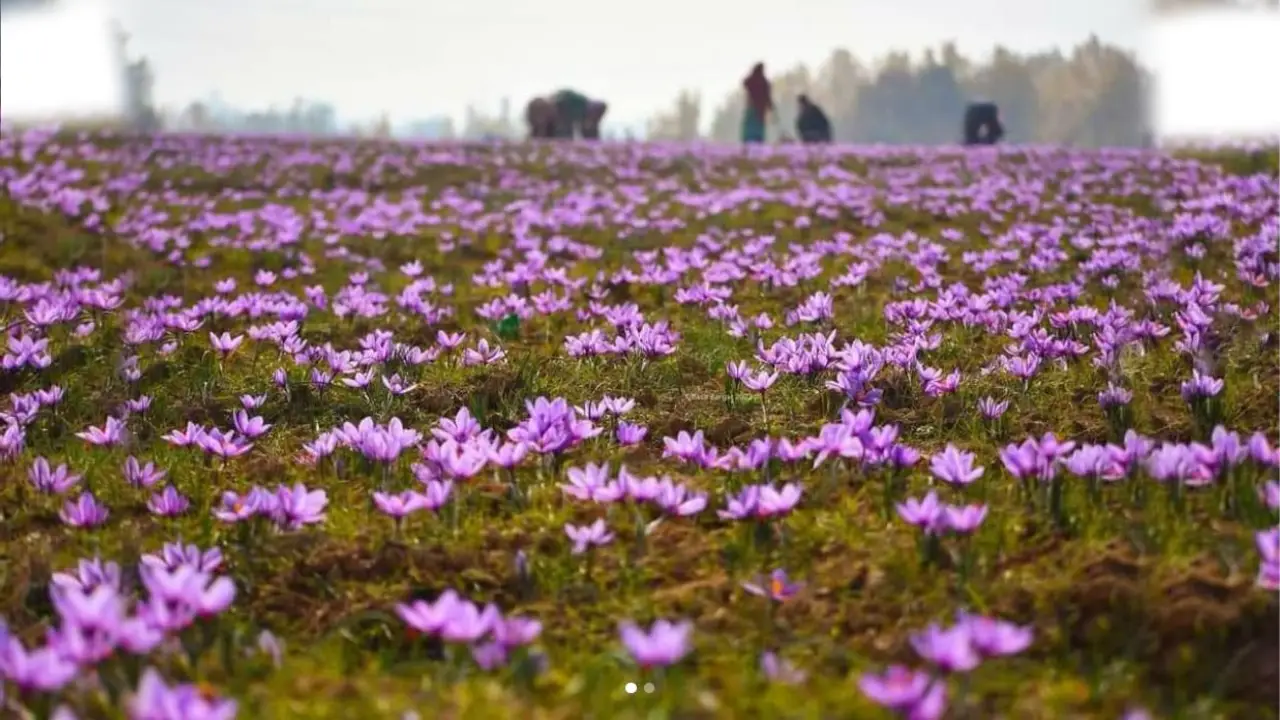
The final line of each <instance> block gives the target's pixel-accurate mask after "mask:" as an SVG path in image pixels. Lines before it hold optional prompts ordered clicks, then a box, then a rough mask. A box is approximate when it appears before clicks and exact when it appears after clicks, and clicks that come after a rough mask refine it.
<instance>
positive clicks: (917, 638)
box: [911, 623, 982, 673]
mask: <svg viewBox="0 0 1280 720" xmlns="http://www.w3.org/2000/svg"><path fill="white" fill-rule="evenodd" d="M911 647H913V648H915V651H916V653H917V654H919V655H920V657H922V658H924V659H926V660H928V661H929V662H931V663H933V664H934V665H937V666H938V667H939V668H941V669H943V670H945V671H947V672H953V673H958V672H969V671H970V670H973V669H974V668H976V667H978V665H979V664H980V663H981V662H982V657H981V656H980V655H979V654H978V651H977V648H975V647H974V644H973V635H972V633H971V632H970V630H969V626H968V625H967V624H958V625H954V626H952V627H950V628H946V629H943V628H942V627H941V626H940V625H937V624H936V623H935V624H932V625H930V626H929V627H927V628H925V629H924V630H923V631H921V632H918V633H916V634H914V635H912V636H911Z"/></svg>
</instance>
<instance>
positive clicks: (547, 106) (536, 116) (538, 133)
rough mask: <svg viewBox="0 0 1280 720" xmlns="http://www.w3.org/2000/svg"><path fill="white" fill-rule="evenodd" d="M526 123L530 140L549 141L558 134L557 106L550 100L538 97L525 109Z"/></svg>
mask: <svg viewBox="0 0 1280 720" xmlns="http://www.w3.org/2000/svg"><path fill="white" fill-rule="evenodd" d="M524 121H525V123H526V124H527V125H528V126H529V139H531V140H549V139H551V138H553V137H555V133H556V106H555V104H554V103H552V102H551V100H550V98H545V97H536V98H534V99H532V100H530V101H529V104H528V105H526V106H525V108H524Z"/></svg>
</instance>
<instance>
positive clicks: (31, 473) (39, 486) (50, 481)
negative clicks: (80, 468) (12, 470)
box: [27, 457, 80, 495]
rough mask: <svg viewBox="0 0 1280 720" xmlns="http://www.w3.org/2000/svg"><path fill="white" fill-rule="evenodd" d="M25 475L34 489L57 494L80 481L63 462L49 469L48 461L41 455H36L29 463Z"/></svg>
mask: <svg viewBox="0 0 1280 720" xmlns="http://www.w3.org/2000/svg"><path fill="white" fill-rule="evenodd" d="M27 477H28V478H29V479H30V480H31V484H32V485H34V486H35V488H36V490H39V491H40V492H46V493H55V494H57V495H61V494H63V493H65V492H66V491H67V490H70V489H71V488H72V486H74V485H75V484H76V483H78V482H80V476H79V475H73V474H71V471H69V470H68V469H67V466H66V464H65V463H64V464H61V465H59V466H58V467H57V468H52V469H51V468H50V466H49V461H48V460H45V459H44V458H43V457H38V458H36V459H35V460H34V461H33V462H32V463H31V469H30V470H28V471H27Z"/></svg>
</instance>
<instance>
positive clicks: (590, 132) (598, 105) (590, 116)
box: [579, 100, 609, 140]
mask: <svg viewBox="0 0 1280 720" xmlns="http://www.w3.org/2000/svg"><path fill="white" fill-rule="evenodd" d="M607 112H609V105H608V104H607V103H605V102H603V101H601V100H592V101H590V102H588V103H587V113H586V115H585V116H583V118H582V125H581V127H580V128H579V131H580V132H581V133H582V139H583V140H599V139H600V123H601V121H603V120H604V115H605V113H607Z"/></svg>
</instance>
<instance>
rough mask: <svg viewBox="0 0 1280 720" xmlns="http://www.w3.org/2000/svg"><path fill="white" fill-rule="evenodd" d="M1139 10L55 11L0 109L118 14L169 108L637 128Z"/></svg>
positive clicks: (79, 53)
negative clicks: (676, 112) (509, 113)
mask: <svg viewBox="0 0 1280 720" xmlns="http://www.w3.org/2000/svg"><path fill="white" fill-rule="evenodd" d="M1144 7H1145V5H1144V3H1143V0H1071V1H1070V2H1066V1H1063V0H1021V1H1020V2H1010V1H1009V0H890V1H886V0H737V1H736V2H732V3H729V2H725V1H724V0H701V2H691V1H690V0H641V1H639V2H627V3H618V4H614V3H610V2H590V1H589V0H537V1H532V0H464V1H463V2H439V1H437V0H216V1H215V0H61V6H60V7H59V8H58V9H56V10H53V11H50V12H48V13H44V14H42V15H40V16H36V15H33V14H29V15H25V16H16V17H15V19H12V20H7V21H6V22H5V23H4V36H3V42H2V43H0V47H2V48H3V50H2V52H3V53H4V54H3V64H2V65H0V67H2V68H3V71H4V80H5V82H4V84H3V85H2V86H0V88H2V90H3V98H4V100H5V101H6V102H4V103H3V105H0V107H3V106H7V105H9V104H10V103H9V102H8V101H9V100H10V98H11V97H12V99H13V101H14V102H19V96H18V93H19V90H20V89H21V91H22V94H23V95H24V96H25V95H28V94H31V93H34V90H29V89H28V88H29V87H30V86H32V85H35V84H37V83H36V82H35V81H31V82H26V83H24V82H18V83H17V85H18V87H15V88H12V89H11V88H9V87H8V85H9V80H10V78H9V76H10V74H11V70H13V65H12V64H11V62H10V59H11V58H14V59H15V60H16V58H17V57H18V56H20V55H25V56H26V57H29V58H36V57H39V56H41V55H43V56H46V57H47V56H51V55H53V53H55V52H57V53H61V54H63V55H64V56H70V57H68V58H67V59H66V60H64V61H63V63H62V64H64V65H67V66H71V67H78V68H79V69H80V71H81V72H85V73H88V71H87V68H89V67H92V66H94V65H99V66H100V65H101V62H100V61H99V58H101V57H102V55H103V54H104V53H105V52H106V49H105V45H104V44H103V42H97V43H93V42H84V41H78V42H75V43H70V42H66V41H65V37H64V39H63V41H60V42H58V41H54V40H53V37H57V36H58V35H59V34H63V35H64V36H65V30H64V28H66V27H68V26H70V27H73V28H74V27H76V26H79V27H80V28H81V29H80V30H77V31H76V32H77V34H79V35H83V34H86V33H87V32H88V28H89V27H91V26H92V25H93V24H94V23H97V24H98V25H101V24H103V23H104V22H105V18H106V17H107V16H114V17H117V18H119V20H120V22H121V23H122V24H123V25H124V26H125V28H126V29H127V30H128V31H129V32H130V33H131V34H132V36H133V40H132V43H131V47H132V48H133V51H134V52H136V53H139V54H144V55H146V56H147V57H148V58H150V59H151V60H152V62H153V64H154V66H155V69H156V74H157V77H156V88H155V90H156V98H157V101H158V102H159V103H160V104H162V105H177V106H181V105H185V104H186V103H187V102H190V101H191V100H192V99H195V98H202V97H205V96H207V95H208V94H209V93H210V92H212V91H214V90H217V91H219V92H220V93H221V94H222V96H223V97H224V98H225V99H226V100H227V101H228V102H232V103H235V104H238V105H251V106H258V107H265V106H267V105H269V104H271V103H273V102H274V103H277V104H280V105H287V104H288V103H289V102H290V101H291V100H292V98H293V97H294V96H295V95H301V96H304V97H308V98H323V99H327V100H331V101H332V102H334V103H335V104H336V105H338V106H339V108H340V109H342V110H343V111H344V112H345V113H348V114H350V113H359V114H368V115H373V114H377V113H378V112H380V111H383V110H385V111H387V112H389V113H390V114H391V115H392V117H393V118H397V119H403V118H407V117H422V116H427V115H431V114H434V113H445V114H449V115H453V116H461V115H462V113H463V112H464V110H465V109H466V107H467V105H469V104H474V105H476V106H478V107H479V108H481V109H484V110H487V111H491V112H492V111H496V110H497V108H498V105H499V103H500V101H501V99H502V98H503V97H504V96H510V97H511V98H512V103H513V106H516V105H519V104H520V103H521V102H523V100H524V99H525V98H527V97H529V96H531V95H534V94H538V93H544V92H549V91H552V90H554V89H556V88H559V87H561V86H569V87H576V88H579V89H581V90H582V91H583V92H586V93H588V94H595V95H600V96H603V97H606V98H608V99H609V100H610V104H611V110H610V112H611V114H614V113H616V115H615V117H618V118H626V119H628V120H639V119H643V118H646V117H648V116H650V115H652V114H653V112H654V111H655V110H658V109H659V108H662V107H663V106H665V105H667V104H669V103H670V102H671V101H673V100H674V99H675V97H676V95H677V93H678V92H679V90H680V89H681V88H686V87H687V88H691V89H696V90H701V91H703V92H704V94H706V96H708V98H709V99H713V101H714V102H719V101H720V99H721V98H722V97H723V95H724V93H725V92H727V91H729V90H730V89H732V88H733V87H735V85H736V83H737V82H738V80H739V79H740V78H741V76H742V75H744V74H745V72H746V70H747V69H749V67H750V66H751V64H752V63H753V62H755V61H757V60H763V61H765V62H766V64H768V65H769V66H772V67H773V68H775V69H777V70H781V69H785V68H786V67H788V66H790V65H792V64H794V63H796V62H800V61H803V62H805V63H809V64H810V65H817V64H818V63H820V62H821V61H822V60H823V59H824V58H825V57H826V56H827V55H828V54H829V53H830V52H831V51H832V50H833V49H835V48H837V47H845V48H848V49H850V50H852V51H853V52H854V53H855V54H856V55H858V56H859V57H863V58H867V57H874V56H878V55H881V54H883V53H885V52H887V51H889V50H891V49H912V50H915V51H917V52H919V51H920V50H922V49H923V48H924V47H926V46H930V45H936V44H938V43H941V42H942V41H944V40H947V39H954V40H955V41H956V42H957V43H958V44H959V46H960V48H961V49H962V51H964V52H966V53H984V52H986V51H988V50H989V49H990V47H991V46H993V45H994V44H995V43H1003V44H1005V45H1007V46H1009V47H1013V48H1016V49H1019V50H1035V49H1040V48H1044V47H1048V46H1054V45H1059V46H1063V45H1065V46H1070V45H1072V44H1074V43H1076V42H1079V41H1080V40H1083V39H1084V38H1086V37H1087V36H1088V35H1089V34H1090V33H1091V32H1092V33H1097V34H1098V35H1099V36H1100V37H1102V38H1103V39H1105V40H1108V41H1111V42H1116V43H1119V44H1121V45H1124V46H1126V47H1136V46H1137V45H1138V44H1139V43H1140V42H1141V33H1142V29H1143V21H1144V15H1145V10H1144ZM632 8H635V9H632ZM641 8H643V9H641ZM11 26H14V27H11ZM19 29H20V30H21V31H22V32H21V33H19V32H18V30H19ZM20 36H26V37H27V41H26V42H23V41H22V40H21V39H15V38H19V37H20ZM36 36H40V37H36ZM55 45H56V46H57V49H56V50H55V49H54V47H53V46H55ZM477 50H478V52H477ZM24 59H25V58H24ZM50 62H52V61H51V60H44V61H43V63H44V64H48V63H50ZM22 64H23V65H27V64H28V63H26V62H24V63H22ZM14 73H15V74H16V70H14ZM28 73H30V74H32V75H34V74H35V73H34V72H33V71H30V70H24V71H23V74H24V75H26V74H28ZM101 74H102V73H98V75H101ZM40 84H43V83H40ZM59 84H60V85H62V86H63V88H64V90H71V88H70V87H69V85H71V84H73V83H69V82H68V81H66V80H65V79H64V80H63V81H61V82H60V83H59ZM75 84H79V83H75ZM83 84H84V85H85V86H88V85H89V84H90V83H88V82H87V81H86V82H85V83H83ZM99 84H101V81H99ZM44 92H45V94H47V95H50V96H51V95H53V91H52V89H51V88H45V90H44ZM20 102H22V103H24V104H25V103H33V102H35V101H34V100H27V99H26V98H25V97H23V98H22V99H21V100H20ZM50 103H52V104H55V105H56V104H57V103H56V102H54V101H53V100H52V98H50V99H49V100H46V101H45V104H50ZM11 112H13V111H12V110H11Z"/></svg>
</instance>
